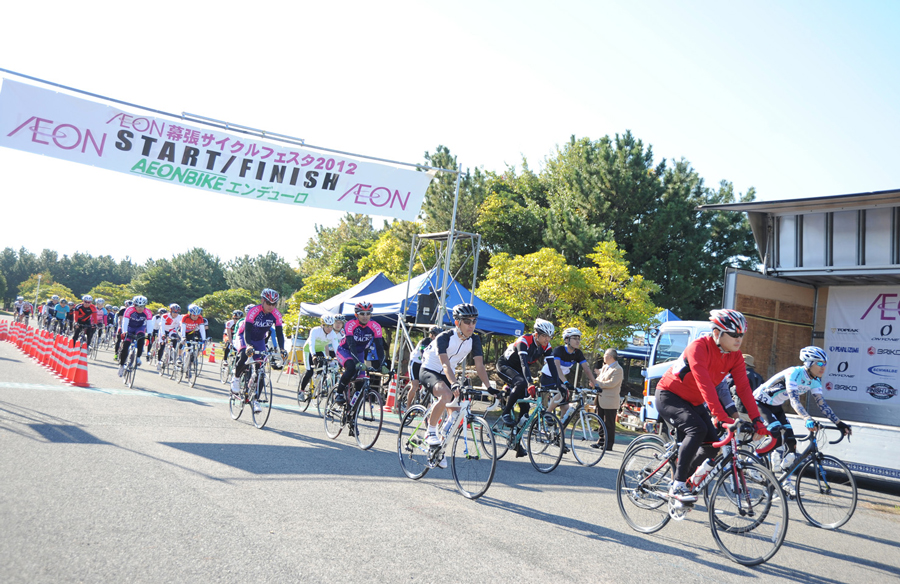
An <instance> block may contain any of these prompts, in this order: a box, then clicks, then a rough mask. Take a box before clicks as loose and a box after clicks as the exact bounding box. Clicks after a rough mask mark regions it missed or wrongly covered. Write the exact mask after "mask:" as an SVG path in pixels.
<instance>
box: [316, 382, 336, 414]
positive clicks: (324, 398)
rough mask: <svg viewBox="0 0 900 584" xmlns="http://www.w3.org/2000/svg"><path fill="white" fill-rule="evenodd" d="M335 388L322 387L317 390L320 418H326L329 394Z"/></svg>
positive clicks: (317, 409) (317, 406) (317, 407)
mask: <svg viewBox="0 0 900 584" xmlns="http://www.w3.org/2000/svg"><path fill="white" fill-rule="evenodd" d="M333 387H334V386H331V387H329V386H328V385H324V384H323V385H322V387H317V388H316V411H317V412H319V416H321V417H324V416H325V409H326V404H327V403H328V394H330V393H331V390H332V389H333Z"/></svg>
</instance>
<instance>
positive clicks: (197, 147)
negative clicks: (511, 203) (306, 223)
mask: <svg viewBox="0 0 900 584" xmlns="http://www.w3.org/2000/svg"><path fill="white" fill-rule="evenodd" d="M0 146H5V147H7V148H13V149H15V150H23V151H25V152H31V153H34V154H40V155H43V156H51V157H54V158H61V159H63V160H68V161H71V162H78V163H80V164H87V165H89V166H96V167H100V168H104V169H106V170H112V171H116V172H122V173H127V174H131V175H133V176H138V177H141V178H148V179H153V180H158V181H163V182H168V183H171V184H177V185H181V186H185V187H190V188H194V189H200V190H203V191H206V192H208V193H213V194H219V195H230V196H234V197H240V198H243V199H247V200H251V201H260V202H263V203H281V204H284V205H289V206H292V207H318V208H322V209H333V210H337V211H347V212H350V213H362V214H366V215H384V216H388V217H395V218H398V219H405V220H409V221H414V220H415V219H416V217H417V216H418V214H419V211H420V210H421V208H422V202H423V200H424V198H425V191H426V190H427V189H428V184H429V183H430V182H431V180H432V178H433V177H434V173H433V172H427V173H426V172H417V171H416V170H414V169H408V168H399V167H396V166H392V165H389V164H381V163H375V162H369V161H366V160H364V159H357V158H352V157H347V156H344V155H332V154H325V153H322V152H320V151H317V150H313V149H307V148H303V147H302V146H292V145H289V144H284V143H279V142H267V141H264V140H262V139H257V138H256V137H250V136H246V135H242V134H236V133H235V134H232V133H228V132H225V131H221V130H219V129H216V128H209V127H204V126H203V125H192V124H190V123H188V122H185V121H182V120H174V121H173V120H170V119H169V118H161V117H151V116H145V115H142V114H135V113H129V112H126V111H123V110H119V109H116V108H114V107H111V106H108V105H105V104H102V103H98V102H95V101H89V100H86V99H81V98H78V97H74V96H72V95H69V94H65V93H59V92H56V91H51V90H48V89H44V88H41V87H36V86H33V85H28V84H25V83H19V82H17V81H11V80H9V79H3V85H2V87H0Z"/></svg>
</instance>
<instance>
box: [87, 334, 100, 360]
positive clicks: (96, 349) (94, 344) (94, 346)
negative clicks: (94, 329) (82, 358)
mask: <svg viewBox="0 0 900 584" xmlns="http://www.w3.org/2000/svg"><path fill="white" fill-rule="evenodd" d="M88 352H89V353H90V355H91V359H93V360H94V361H96V360H97V355H99V354H100V341H98V340H97V339H94V340H93V341H91V348H90V349H88Z"/></svg>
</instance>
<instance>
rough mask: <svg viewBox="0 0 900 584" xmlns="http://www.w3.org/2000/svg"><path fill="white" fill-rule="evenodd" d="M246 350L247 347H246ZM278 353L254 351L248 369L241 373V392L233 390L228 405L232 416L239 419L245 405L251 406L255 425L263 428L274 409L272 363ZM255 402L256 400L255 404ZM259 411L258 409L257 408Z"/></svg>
mask: <svg viewBox="0 0 900 584" xmlns="http://www.w3.org/2000/svg"><path fill="white" fill-rule="evenodd" d="M244 350H245V351H246V349H244ZM276 354H277V353H276V352H275V351H272V350H267V351H265V352H262V353H254V354H253V355H252V356H251V357H252V358H250V359H248V361H249V363H248V364H247V369H246V370H244V373H243V374H242V375H241V380H240V393H238V394H235V393H234V392H231V398H230V399H229V401H228V407H229V409H230V410H231V418H232V419H233V420H237V419H238V418H240V417H241V414H242V413H243V412H244V406H246V405H249V406H250V412H251V414H252V415H253V425H254V426H256V427H257V428H259V429H260V430H262V429H263V428H264V427H265V425H266V422H267V421H268V420H269V413H270V412H271V411H272V375H271V369H270V364H271V360H272V357H273V356H274V355H276ZM254 402H256V403H255V404H254ZM257 409H258V410H259V411H256V410H257Z"/></svg>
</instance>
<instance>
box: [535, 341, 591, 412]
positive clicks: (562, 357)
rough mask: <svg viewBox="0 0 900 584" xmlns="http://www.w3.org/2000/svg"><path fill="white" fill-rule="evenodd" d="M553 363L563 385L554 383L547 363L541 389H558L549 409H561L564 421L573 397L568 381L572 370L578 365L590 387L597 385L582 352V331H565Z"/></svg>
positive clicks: (542, 376) (542, 370) (542, 372)
mask: <svg viewBox="0 0 900 584" xmlns="http://www.w3.org/2000/svg"><path fill="white" fill-rule="evenodd" d="M553 361H554V364H555V365H556V371H557V372H558V375H559V380H560V381H561V383H559V384H557V383H556V382H555V381H554V378H553V375H552V374H551V373H550V364H549V362H548V363H545V364H544V367H543V368H542V369H541V387H544V388H548V389H549V388H554V389H556V391H557V393H556V395H554V396H553V399H552V400H550V404H549V406H548V407H549V409H551V410H554V409H556V408H557V407H559V417H560V419H562V418H563V417H565V415H566V411H567V410H568V409H569V398H570V397H571V396H570V391H569V389H570V388H569V382H568V381H567V380H566V376H568V375H569V372H570V371H571V370H572V368H574V367H575V366H576V365H581V370H582V371H583V372H584V374H585V376H586V377H587V380H588V386H590V387H592V388H593V387H595V384H596V383H597V379H596V378H595V377H594V372H593V371H592V370H591V368H590V366H589V365H588V362H587V358H585V356H584V353H583V352H582V351H581V331H580V330H578V329H577V328H575V327H569V328H567V329H566V330H564V331H563V344H562V345H560V346H558V347H556V348H555V349H553ZM560 404H562V405H560Z"/></svg>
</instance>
